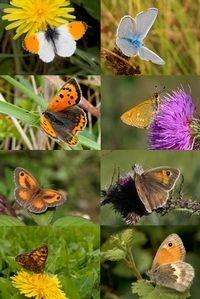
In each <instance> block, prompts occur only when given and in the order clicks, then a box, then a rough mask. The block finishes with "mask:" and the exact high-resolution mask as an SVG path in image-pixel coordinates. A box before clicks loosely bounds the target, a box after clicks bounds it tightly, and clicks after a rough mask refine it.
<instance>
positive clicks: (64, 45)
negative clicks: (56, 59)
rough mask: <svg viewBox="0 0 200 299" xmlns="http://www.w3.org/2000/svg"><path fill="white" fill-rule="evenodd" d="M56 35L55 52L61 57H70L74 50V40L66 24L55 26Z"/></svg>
mask: <svg viewBox="0 0 200 299" xmlns="http://www.w3.org/2000/svg"><path fill="white" fill-rule="evenodd" d="M56 31H57V33H58V37H57V38H56V39H55V46H56V54H58V56H61V57H70V56H72V55H73V54H74V52H75V51H76V41H75V40H74V38H73V37H72V35H71V34H70V33H69V30H68V28H67V26H66V25H61V26H59V27H58V28H56Z"/></svg>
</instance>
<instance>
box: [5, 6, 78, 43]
mask: <svg viewBox="0 0 200 299" xmlns="http://www.w3.org/2000/svg"><path fill="white" fill-rule="evenodd" d="M10 4H11V5H12V6H13V7H9V8H5V9H4V12H5V13H6V14H5V15H4V16H3V17H2V19H3V20H8V21H10V22H12V23H11V24H9V25H8V26H6V29H7V30H10V29H13V28H16V35H15V36H14V39H17V38H18V37H19V36H20V35H22V34H24V33H27V35H32V34H34V33H36V32H39V31H44V30H46V28H47V26H52V27H58V26H59V25H61V24H64V23H66V21H67V20H71V19H75V16H73V15H71V13H73V12H74V8H72V7H68V6H69V5H70V1H68V0H54V1H52V0H34V1H33V0H11V1H10Z"/></svg>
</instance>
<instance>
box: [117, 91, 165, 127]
mask: <svg viewBox="0 0 200 299" xmlns="http://www.w3.org/2000/svg"><path fill="white" fill-rule="evenodd" d="M159 104H160V98H159V94H158V93H157V92H155V93H154V94H153V96H152V97H151V98H149V99H147V100H145V101H143V102H142V103H140V104H138V105H137V106H135V107H133V108H131V109H130V110H128V111H126V112H124V113H123V114H122V115H121V121H122V122H123V123H125V124H126V125H129V126H133V127H137V128H141V129H145V128H148V126H149V125H150V123H151V120H152V119H153V116H154V115H155V113H156V111H157V110H158V108H159Z"/></svg>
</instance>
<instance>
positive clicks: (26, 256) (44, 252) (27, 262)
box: [15, 245, 48, 273]
mask: <svg viewBox="0 0 200 299" xmlns="http://www.w3.org/2000/svg"><path fill="white" fill-rule="evenodd" d="M47 256H48V247H47V245H43V246H40V247H38V248H36V249H34V250H33V251H31V252H30V253H22V254H20V255H18V256H17V257H16V259H15V260H16V262H17V263H18V264H19V265H21V266H22V267H23V268H24V269H26V270H29V271H31V272H35V273H40V272H42V271H43V269H44V266H45V262H46V259H47Z"/></svg>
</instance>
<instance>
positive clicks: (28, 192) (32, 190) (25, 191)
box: [14, 167, 40, 207]
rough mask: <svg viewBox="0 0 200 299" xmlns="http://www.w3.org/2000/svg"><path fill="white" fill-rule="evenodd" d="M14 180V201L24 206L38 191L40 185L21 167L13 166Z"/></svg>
mask: <svg viewBox="0 0 200 299" xmlns="http://www.w3.org/2000/svg"><path fill="white" fill-rule="evenodd" d="M14 181H15V184H16V189H15V198H16V201H17V202H18V203H19V204H20V205H21V206H22V207H26V206H27V204H28V202H29V201H30V200H32V198H33V197H34V196H35V194H36V193H37V192H39V191H40V187H39V185H38V183H37V181H36V179H35V178H34V177H33V176H32V175H31V174H30V173H29V172H28V171H27V170H25V169H24V168H21V167H17V168H15V171H14Z"/></svg>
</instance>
